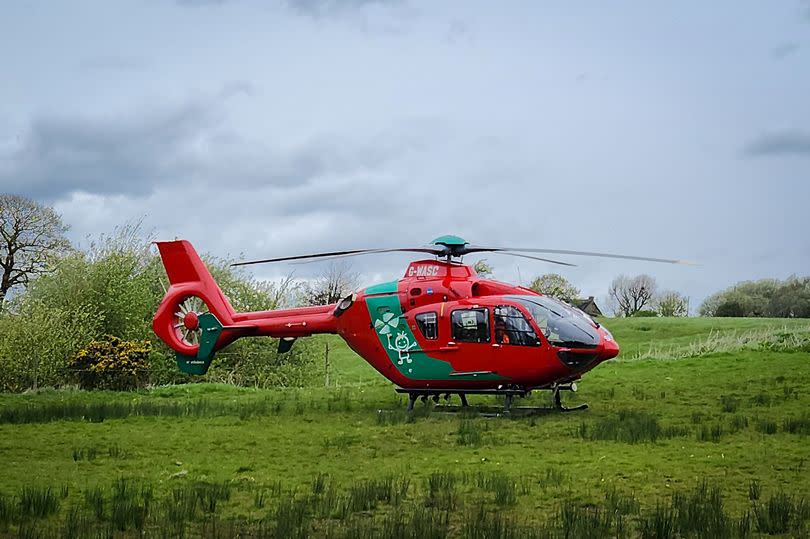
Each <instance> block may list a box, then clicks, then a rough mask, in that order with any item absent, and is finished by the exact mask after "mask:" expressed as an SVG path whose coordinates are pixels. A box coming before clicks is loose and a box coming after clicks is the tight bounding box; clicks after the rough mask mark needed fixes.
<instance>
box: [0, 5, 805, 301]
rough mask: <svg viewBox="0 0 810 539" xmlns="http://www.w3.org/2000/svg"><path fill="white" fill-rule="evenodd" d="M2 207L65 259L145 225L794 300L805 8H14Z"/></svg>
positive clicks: (287, 247) (243, 246)
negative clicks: (14, 198)
mask: <svg viewBox="0 0 810 539" xmlns="http://www.w3.org/2000/svg"><path fill="white" fill-rule="evenodd" d="M0 191H3V192H11V193H18V194H23V195H26V196H30V197H33V198H35V199H37V200H39V201H42V202H44V203H47V204H51V205H54V206H55V207H56V208H57V209H58V211H60V212H61V213H62V215H63V217H64V219H65V221H66V222H67V223H68V224H70V226H71V237H72V239H74V241H81V240H82V238H85V237H86V236H87V235H88V234H97V233H100V232H104V231H109V230H111V229H112V228H113V227H114V226H116V225H117V224H120V223H123V222H125V221H127V220H132V219H138V218H144V223H145V225H146V227H147V228H150V229H154V230H155V231H156V234H157V236H159V237H161V238H168V239H171V238H175V237H181V238H186V239H189V240H191V241H192V242H193V243H194V244H195V245H196V246H197V247H198V249H199V250H200V251H207V252H211V253H214V254H218V255H223V256H224V255H232V256H235V255H239V254H240V253H244V255H245V256H246V257H247V258H266V257H271V256H284V255H293V254H300V253H308V252H317V251H322V250H334V249H340V248H350V247H353V248H362V247H393V246H414V245H421V244H424V243H426V242H428V241H430V240H431V239H433V238H435V237H436V236H439V235H442V234H447V233H453V234H459V235H462V236H463V237H465V238H466V239H468V240H469V241H471V242H473V243H477V244H487V245H507V246H533V247H549V248H558V249H581V250H596V251H611V252H617V253H625V254H637V255H645V256H655V257H673V258H683V259H689V260H694V261H697V262H699V263H701V264H702V265H701V266H700V267H674V266H664V265H659V264H651V263H643V262H623V261H611V260H604V259H585V258H574V257H570V258H568V259H567V260H569V261H571V262H575V263H577V264H579V267H577V268H573V269H568V268H558V267H555V266H550V265H548V264H545V263H542V262H533V261H529V260H524V259H513V258H509V257H505V256H496V255H492V256H489V257H488V260H489V262H490V263H491V264H493V265H494V266H495V269H496V277H497V278H499V279H501V280H506V281H512V282H518V281H519V280H522V281H523V282H524V284H525V282H526V281H528V280H529V279H530V278H531V277H532V276H534V275H537V274H540V273H545V272H548V271H560V272H561V273H563V274H564V275H566V276H567V277H569V278H570V279H571V280H572V281H573V282H574V283H575V284H576V285H578V286H579V287H580V288H581V289H582V290H583V293H584V294H585V295H595V296H597V297H602V296H604V294H605V292H606V290H607V287H608V285H609V283H610V280H611V279H612V278H613V277H614V276H615V275H617V274H619V273H625V274H631V275H632V274H637V273H642V272H647V273H650V274H652V275H654V276H656V277H657V278H658V281H659V284H660V285H661V287H662V288H672V289H676V290H679V291H682V292H684V293H686V294H688V295H689V296H690V297H691V298H692V304H693V307H695V306H696V305H697V304H698V303H699V302H700V300H701V299H703V298H704V297H705V296H706V295H707V294H709V293H711V292H713V291H715V290H717V289H720V288H724V287H726V286H728V285H731V284H733V283H734V282H736V281H739V280H744V279H754V278H760V277H780V278H784V277H786V276H788V275H790V274H793V273H797V274H804V275H807V274H810V211H809V210H808V205H810V3H808V2H802V1H798V0H785V1H773V2H762V1H759V0H751V1H740V0H734V1H713V2H705V1H698V0H694V1H679V2H641V1H633V2H629V1H613V2H597V1H592V2H571V1H559V2H540V1H528V0H527V1H524V2H519V1H511V2H510V1H506V2H491V1H480V2H479V1H470V0H463V1H456V2H449V1H448V2H443V1H436V0H425V1H416V0H276V1H270V0H262V1H259V0H176V1H170V0H137V1H129V2H126V1H116V2H110V1H108V0H97V1H79V0H74V1H71V2H62V1H56V0H54V1H50V2H40V1H34V0H20V1H12V0H8V1H5V2H3V3H2V5H0ZM408 260H409V257H408V256H407V255H374V256H371V257H366V258H365V259H360V258H355V259H353V264H354V266H355V268H356V269H357V270H359V271H360V272H361V273H362V274H363V281H364V284H373V283H374V282H375V281H379V280H381V279H392V278H397V277H399V276H401V273H402V272H403V271H404V269H405V266H406V264H407V262H408ZM473 260H474V259H473ZM292 268H293V267H290V266H283V265H282V266H265V267H258V268H257V269H256V270H255V271H256V274H257V276H259V277H262V278H273V277H275V276H278V275H280V274H283V273H286V272H288V271H290V269H292ZM294 269H295V271H296V272H297V274H298V275H301V276H302V277H306V276H308V275H311V274H313V273H315V272H317V271H318V269H319V268H318V266H317V265H308V266H297V267H294Z"/></svg>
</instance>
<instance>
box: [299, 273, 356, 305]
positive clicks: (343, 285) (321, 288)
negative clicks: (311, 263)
mask: <svg viewBox="0 0 810 539" xmlns="http://www.w3.org/2000/svg"><path fill="white" fill-rule="evenodd" d="M359 278H360V276H359V275H358V274H357V273H355V272H354V271H352V267H351V265H350V264H349V263H347V262H332V263H331V264H329V266H328V267H327V268H326V270H325V271H324V272H323V273H322V274H321V276H320V277H318V278H317V279H316V280H315V281H313V282H311V283H305V284H303V285H302V286H301V294H300V297H301V302H302V303H304V304H305V305H330V304H332V303H337V302H338V301H340V299H341V298H343V297H345V296H347V295H348V294H350V293H351V292H353V291H354V290H355V289H357V286H358V281H359Z"/></svg>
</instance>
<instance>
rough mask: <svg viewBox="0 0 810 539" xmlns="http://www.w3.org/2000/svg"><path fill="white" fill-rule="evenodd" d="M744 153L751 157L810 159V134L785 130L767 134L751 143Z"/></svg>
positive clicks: (795, 130)
mask: <svg viewBox="0 0 810 539" xmlns="http://www.w3.org/2000/svg"><path fill="white" fill-rule="evenodd" d="M743 153H744V154H745V155H747V156H750V157H762V156H769V155H800V156H805V157H810V133H808V132H806V131H801V130H798V129H784V130H781V131H772V132H770V133H765V134H763V135H760V136H759V137H757V138H755V139H754V140H752V141H751V142H749V143H748V144H747V145H746V146H745V148H744V149H743Z"/></svg>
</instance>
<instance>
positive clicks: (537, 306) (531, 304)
mask: <svg viewBox="0 0 810 539" xmlns="http://www.w3.org/2000/svg"><path fill="white" fill-rule="evenodd" d="M506 297H507V298H508V299H511V300H513V301H516V302H518V303H519V304H520V305H521V306H523V308H524V309H526V311H527V312H528V313H529V314H530V315H531V317H532V318H534V321H535V322H536V323H537V326H538V328H539V329H540V331H542V332H543V335H544V336H545V337H546V339H547V340H548V342H549V343H550V344H551V345H553V346H560V347H566V348H588V349H590V348H596V347H597V346H598V345H599V342H600V336H599V332H598V331H597V329H598V327H599V325H598V324H597V323H596V322H594V321H593V319H592V318H591V317H590V316H588V315H587V314H585V313H584V312H582V311H581V310H579V309H577V308H575V307H572V306H570V305H567V304H565V303H563V302H561V301H558V300H555V299H552V298H550V297H548V296H529V295H526V296H522V295H520V296H518V295H510V296H506Z"/></svg>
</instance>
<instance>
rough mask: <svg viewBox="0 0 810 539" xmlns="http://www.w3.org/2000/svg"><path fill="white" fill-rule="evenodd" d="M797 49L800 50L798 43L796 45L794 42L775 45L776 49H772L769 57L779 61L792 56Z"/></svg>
mask: <svg viewBox="0 0 810 539" xmlns="http://www.w3.org/2000/svg"><path fill="white" fill-rule="evenodd" d="M799 48H800V45H799V44H798V43H796V42H794V41H789V42H787V43H781V44H779V45H777V46H776V47H774V48H773V49H772V50H771V55H772V56H773V57H774V58H777V59H779V60H781V59H782V58H785V57H787V56H790V55H791V54H794V53H795V52H797V51H798V50H799Z"/></svg>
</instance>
